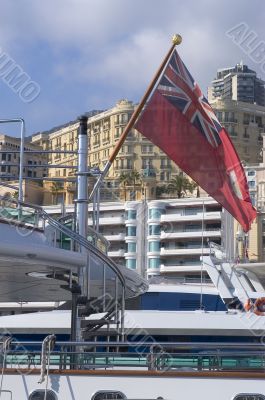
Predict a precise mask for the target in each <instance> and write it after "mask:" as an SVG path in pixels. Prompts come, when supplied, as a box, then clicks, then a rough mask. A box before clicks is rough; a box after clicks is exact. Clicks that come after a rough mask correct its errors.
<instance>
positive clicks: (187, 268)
mask: <svg viewBox="0 0 265 400" xmlns="http://www.w3.org/2000/svg"><path fill="white" fill-rule="evenodd" d="M202 270H205V268H204V267H203V268H202ZM196 271H197V272H198V271H201V265H200V264H194V265H192V264H188V263H187V264H182V265H177V264H175V265H163V264H161V266H160V273H161V274H163V273H173V272H196Z"/></svg>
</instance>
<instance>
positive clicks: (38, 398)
mask: <svg viewBox="0 0 265 400" xmlns="http://www.w3.org/2000/svg"><path fill="white" fill-rule="evenodd" d="M29 400H58V398H57V396H56V394H55V393H54V392H53V391H52V390H47V394H46V397H45V390H44V389H39V390H34V392H32V393H31V394H30V396H29Z"/></svg>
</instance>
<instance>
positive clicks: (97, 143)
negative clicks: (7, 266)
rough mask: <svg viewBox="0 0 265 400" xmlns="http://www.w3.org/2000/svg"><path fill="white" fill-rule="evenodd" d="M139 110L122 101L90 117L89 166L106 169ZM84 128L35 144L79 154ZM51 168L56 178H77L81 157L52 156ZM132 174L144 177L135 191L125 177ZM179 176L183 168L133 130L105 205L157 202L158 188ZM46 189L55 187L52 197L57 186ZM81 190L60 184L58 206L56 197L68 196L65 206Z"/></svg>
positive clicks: (57, 132) (66, 128)
mask: <svg viewBox="0 0 265 400" xmlns="http://www.w3.org/2000/svg"><path fill="white" fill-rule="evenodd" d="M134 109H135V105H134V104H133V103H132V102H131V101H128V100H120V101H119V102H118V103H117V104H116V105H115V107H113V108H111V109H109V110H106V111H93V112H91V113H88V140H89V145H88V149H89V150H88V154H89V155H88V166H89V167H90V168H91V169H92V170H95V171H97V170H98V169H99V170H102V169H103V168H104V165H105V164H106V162H107V161H108V159H109V156H110V154H111V153H112V151H113V149H114V147H115V145H116V143H117V141H118V140H119V138H120V136H121V134H122V132H123V130H124V128H125V126H126V124H127V122H128V121H129V119H130V117H131V115H132V113H133V112H134ZM78 127H79V123H78V121H72V122H70V123H68V124H65V125H63V126H61V127H58V128H54V129H53V130H51V131H48V132H42V133H39V134H37V135H34V136H33V137H32V140H33V143H38V144H39V145H43V144H45V146H46V147H47V146H48V148H49V149H50V150H53V151H55V152H56V150H58V151H59V150H60V151H77V135H78ZM45 137H46V139H45ZM49 163H50V164H51V165H52V166H53V167H52V168H50V169H49V176H50V177H55V178H71V177H73V176H74V175H75V172H76V170H75V166H76V165H77V154H69V153H65V154H62V153H59V152H58V153H55V154H51V155H50V156H49ZM132 171H136V172H137V173H139V175H140V176H141V179H135V180H134V182H132V183H131V185H128V184H126V185H125V184H123V183H122V182H121V179H120V178H121V176H126V174H127V175H128V174H130V173H131V172H132ZM178 171H179V169H178V167H177V166H176V165H175V163H174V162H172V161H171V160H170V159H169V158H168V157H167V156H166V155H165V153H164V152H163V151H161V150H160V149H159V148H158V147H156V146H154V145H153V144H152V143H151V142H150V141H149V140H147V139H146V138H145V137H144V136H142V135H141V134H140V133H139V132H137V131H136V130H135V129H132V130H131V132H129V134H128V136H127V139H126V140H125V142H124V144H123V146H122V148H121V150H120V152H119V153H118V155H117V157H116V159H115V161H114V164H113V165H112V167H111V169H110V171H109V174H108V176H107V178H106V180H105V186H104V187H103V189H102V192H101V196H102V197H101V198H102V200H119V199H122V200H141V199H143V198H144V197H145V198H155V197H156V187H157V186H159V185H162V184H165V183H167V182H169V181H170V179H171V177H172V176H174V174H176V173H177V172H178ZM46 185H49V186H48V187H47V188H48V189H49V190H50V191H51V189H52V184H51V183H50V184H46ZM125 186H126V187H125ZM53 188H54V185H53ZM75 190H76V187H75V184H74V183H73V182H69V181H68V182H66V183H61V185H60V184H58V185H57V190H56V191H57V193H56V195H55V194H54V195H53V200H54V198H55V197H57V198H58V196H59V198H60V199H62V196H64V201H65V203H66V204H71V203H72V202H73V199H74V197H75ZM54 192H55V191H54ZM53 202H54V201H53ZM47 203H48V201H47Z"/></svg>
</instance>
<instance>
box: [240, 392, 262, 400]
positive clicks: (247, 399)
mask: <svg viewBox="0 0 265 400" xmlns="http://www.w3.org/2000/svg"><path fill="white" fill-rule="evenodd" d="M233 400H265V396H263V394H257V393H240V394H238V395H236V397H234V398H233Z"/></svg>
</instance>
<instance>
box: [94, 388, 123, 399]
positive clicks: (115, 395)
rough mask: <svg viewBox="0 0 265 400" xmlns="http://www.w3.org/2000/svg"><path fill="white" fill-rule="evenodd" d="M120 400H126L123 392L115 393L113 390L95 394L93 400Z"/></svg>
mask: <svg viewBox="0 0 265 400" xmlns="http://www.w3.org/2000/svg"><path fill="white" fill-rule="evenodd" d="M118 399H126V396H125V394H123V393H121V392H114V391H111V390H102V391H100V392H97V393H95V394H94V395H93V396H92V399H91V400H118Z"/></svg>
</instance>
